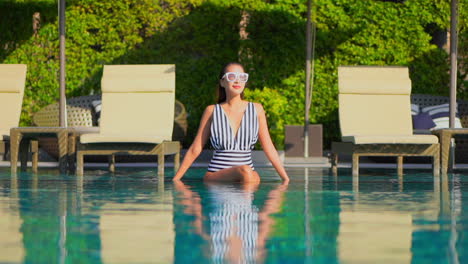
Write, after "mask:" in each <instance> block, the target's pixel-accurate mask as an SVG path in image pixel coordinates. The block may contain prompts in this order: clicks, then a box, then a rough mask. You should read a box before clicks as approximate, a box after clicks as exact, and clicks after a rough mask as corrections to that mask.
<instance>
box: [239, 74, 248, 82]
mask: <svg viewBox="0 0 468 264" xmlns="http://www.w3.org/2000/svg"><path fill="white" fill-rule="evenodd" d="M248 78H249V76H248V75H247V74H245V73H241V74H239V81H241V82H246V81H247V79H248Z"/></svg>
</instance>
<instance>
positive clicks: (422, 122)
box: [413, 112, 436, 129]
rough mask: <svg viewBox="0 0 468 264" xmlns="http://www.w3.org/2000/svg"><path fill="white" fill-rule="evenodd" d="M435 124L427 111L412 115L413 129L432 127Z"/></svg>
mask: <svg viewBox="0 0 468 264" xmlns="http://www.w3.org/2000/svg"><path fill="white" fill-rule="evenodd" d="M435 126H436V124H435V123H434V121H433V120H432V118H431V116H430V115H429V114H428V113H424V112H421V113H419V114H417V115H413V129H433V128H434V127H435Z"/></svg>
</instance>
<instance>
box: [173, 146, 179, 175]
mask: <svg viewBox="0 0 468 264" xmlns="http://www.w3.org/2000/svg"><path fill="white" fill-rule="evenodd" d="M179 167H180V151H178V152H177V153H176V154H175V155H174V173H175V172H176V171H178V170H179Z"/></svg>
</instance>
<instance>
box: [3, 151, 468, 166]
mask: <svg viewBox="0 0 468 264" xmlns="http://www.w3.org/2000/svg"><path fill="white" fill-rule="evenodd" d="M186 151H187V150H186V149H184V150H182V151H181V154H182V157H183V155H184V154H185V152H186ZM278 153H279V155H280V158H281V160H282V161H283V162H284V166H285V167H287V168H294V167H297V168H324V169H325V168H330V166H331V164H330V162H329V160H328V158H327V157H326V156H325V157H309V158H303V157H293V158H291V157H285V156H284V152H283V151H279V152H278ZM324 153H325V155H326V154H327V153H328V152H327V151H324ZM211 156H212V151H210V150H204V151H203V152H202V154H201V155H200V156H199V157H198V158H197V159H196V160H195V162H194V163H193V165H192V167H198V168H200V167H208V163H209V162H210V159H211ZM252 159H253V163H254V165H255V166H256V167H259V168H265V167H271V163H270V162H269V161H268V159H267V158H266V156H265V154H264V152H263V151H258V150H254V151H253V153H252ZM39 160H40V161H39V168H54V167H58V162H57V161H55V160H54V159H53V158H51V157H50V156H48V155H47V154H46V153H41V154H40V158H39ZM173 165H174V164H173V162H172V161H171V159H170V158H168V159H167V162H166V166H168V167H172V166H173ZM9 166H10V161H0V167H9ZM30 166H31V163H30V162H28V167H30ZM116 166H117V167H156V166H157V164H156V162H137V163H135V162H132V163H125V162H123V163H116ZM359 166H360V167H361V168H386V169H393V168H395V169H396V162H395V163H380V162H375V161H373V160H370V159H368V158H366V157H362V158H361V162H360V164H359ZM403 166H404V168H405V169H430V168H431V164H428V163H427V164H421V163H404V164H403ZM85 167H91V168H100V167H107V163H102V162H87V163H86V164H85ZM338 167H339V168H351V161H350V159H349V158H347V157H344V158H342V159H341V160H340V163H339V166H338ZM454 168H455V169H468V164H455V166H454Z"/></svg>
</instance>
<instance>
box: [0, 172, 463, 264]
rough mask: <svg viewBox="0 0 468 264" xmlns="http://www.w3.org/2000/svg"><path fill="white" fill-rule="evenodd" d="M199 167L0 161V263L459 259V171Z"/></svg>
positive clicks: (359, 261)
mask: <svg viewBox="0 0 468 264" xmlns="http://www.w3.org/2000/svg"><path fill="white" fill-rule="evenodd" d="M204 171H205V170H204V169H191V170H190V171H189V173H188V175H187V176H186V181H184V183H183V184H178V185H174V184H173V183H172V182H171V181H170V178H171V176H172V175H173V171H172V170H168V171H167V177H166V180H160V179H158V177H157V176H156V171H155V170H154V169H142V170H133V169H120V170H118V172H117V173H115V174H110V173H107V172H106V171H99V170H94V171H93V170H89V171H87V173H86V174H85V176H84V177H81V178H77V177H75V176H65V175H59V174H58V173H57V172H56V170H50V171H47V170H40V173H39V174H37V175H34V174H32V173H18V174H17V175H10V173H9V170H8V169H5V168H4V169H2V170H1V171H0V263H468V213H467V212H468V203H466V204H465V203H464V202H465V201H468V178H467V177H468V176H466V175H463V174H452V175H449V176H448V177H441V178H440V179H435V180H434V178H433V177H432V175H431V174H429V173H428V171H427V170H426V171H421V172H418V171H413V172H412V171H409V172H411V174H405V176H404V178H403V179H401V178H398V176H397V175H396V174H394V171H387V170H381V169H374V170H369V171H366V170H364V171H363V172H361V174H362V175H361V177H360V178H359V181H357V180H356V179H353V178H352V177H351V176H346V175H347V173H350V171H349V170H343V171H340V176H339V177H337V178H335V177H333V176H328V172H327V171H326V170H320V169H319V170H317V169H289V170H288V173H289V175H290V177H291V183H290V184H289V185H287V186H286V185H282V184H281V182H280V181H278V179H277V178H276V176H275V173H274V171H272V170H269V169H260V170H259V173H260V175H261V177H262V179H263V182H262V183H261V184H260V185H258V186H252V185H250V186H249V185H247V186H246V185H244V186H240V185H233V184H231V185H230V184H224V185H206V184H203V182H201V181H200V180H199V178H200V177H201V175H203V173H204ZM461 172H463V171H461ZM467 173H468V172H467ZM467 175H468V174H467Z"/></svg>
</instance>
